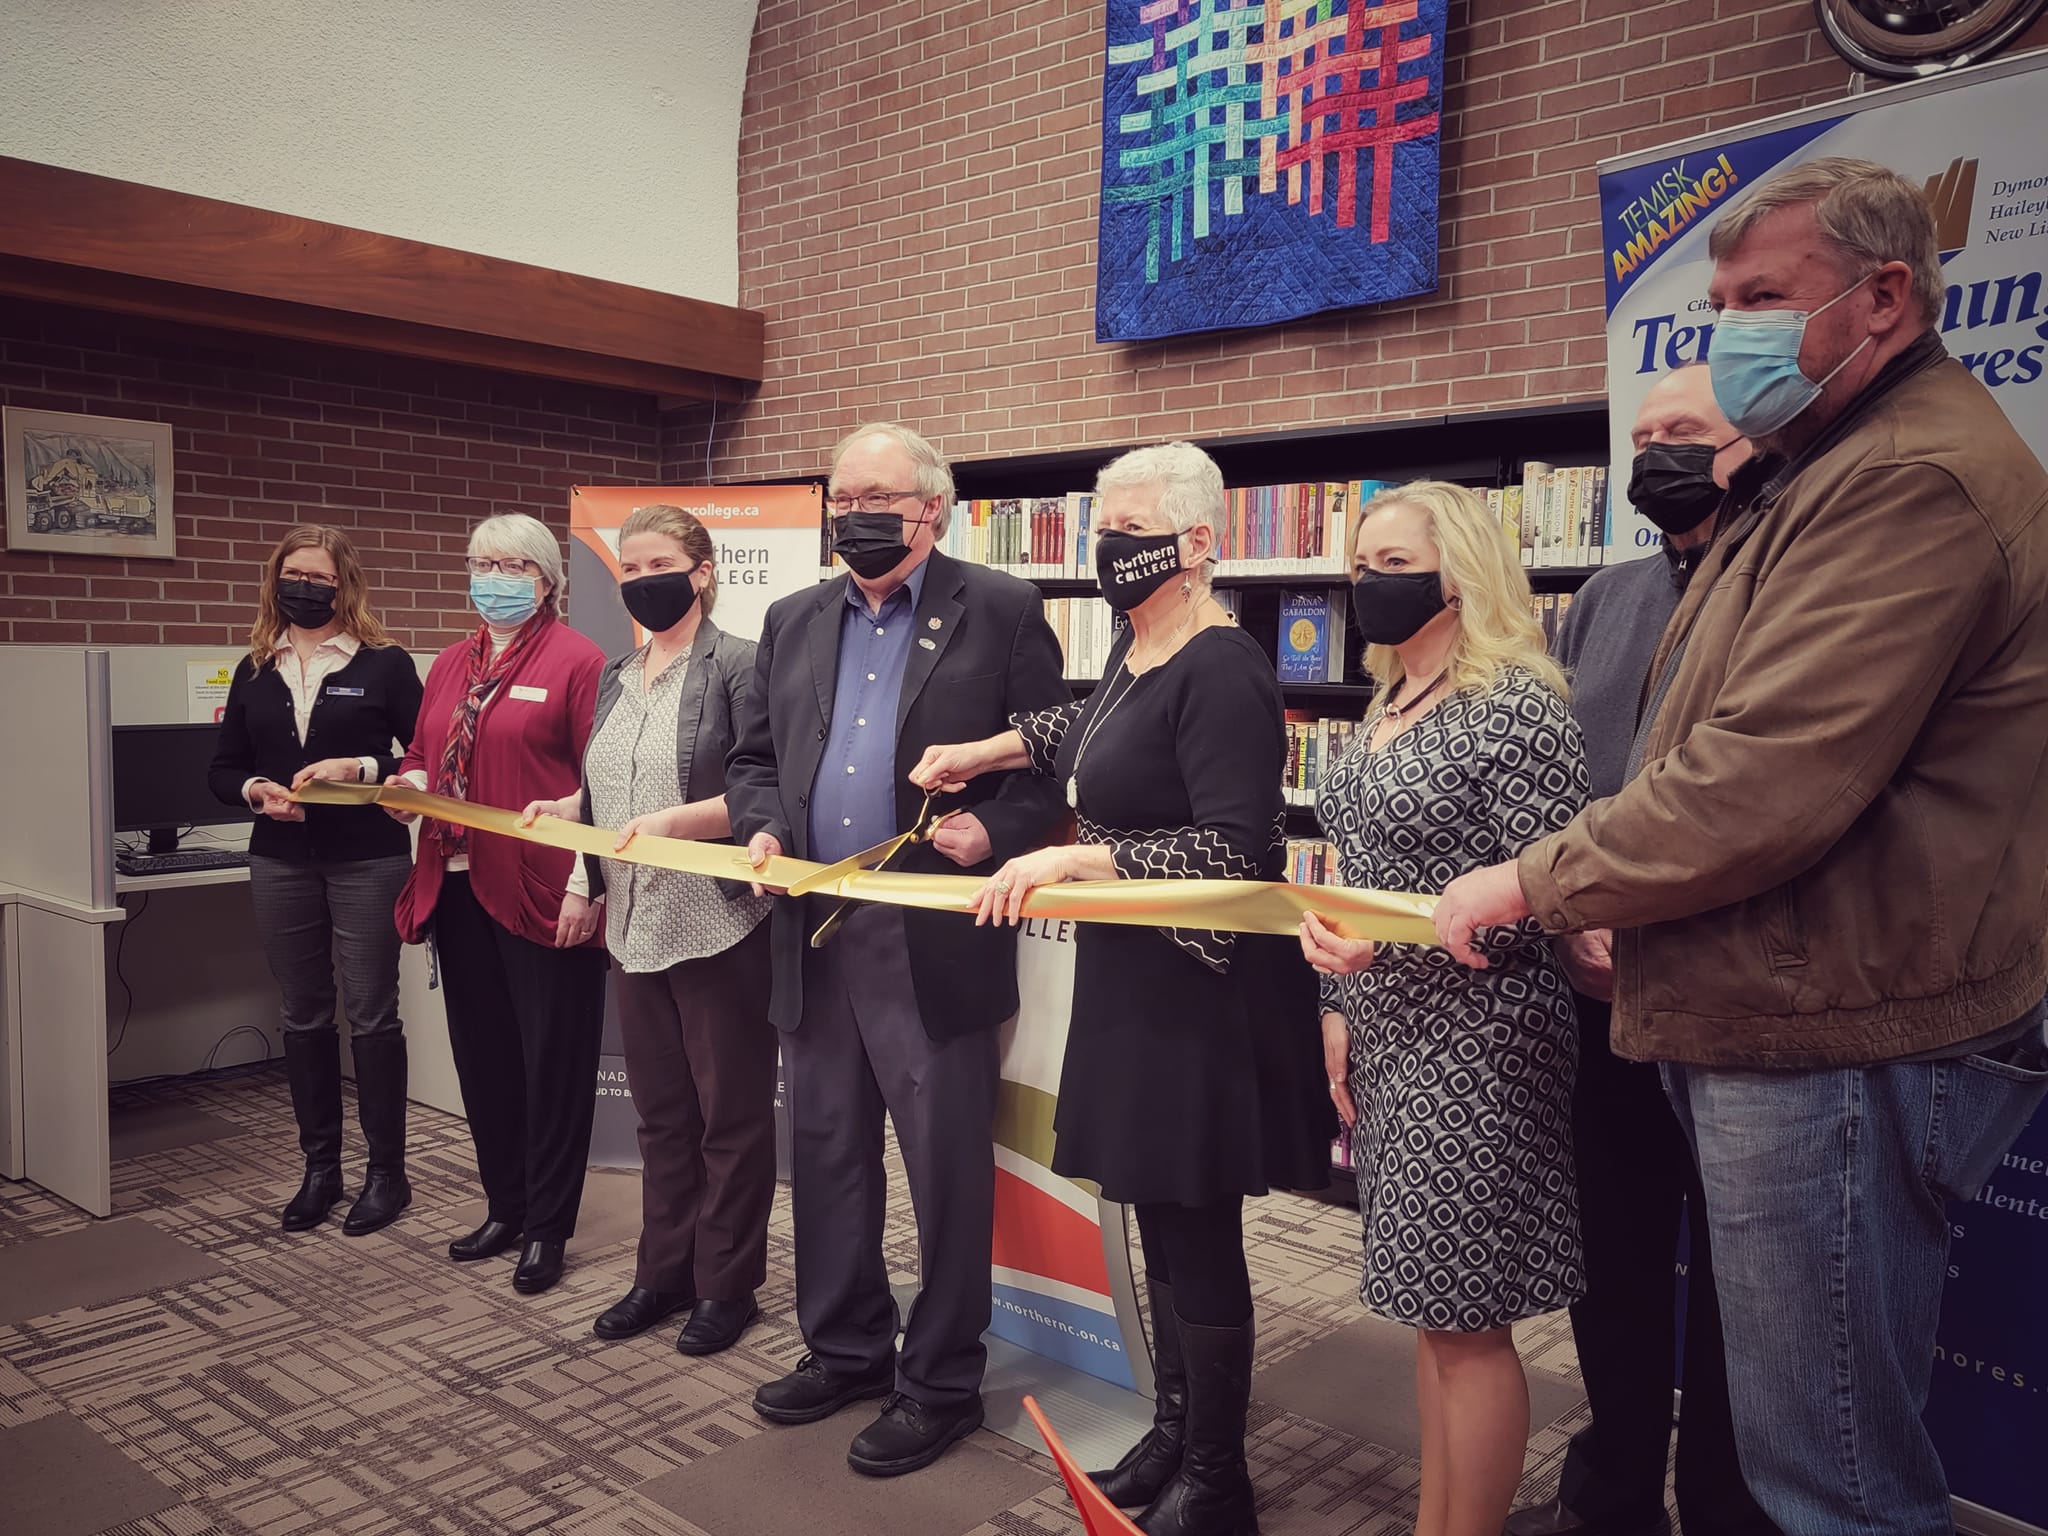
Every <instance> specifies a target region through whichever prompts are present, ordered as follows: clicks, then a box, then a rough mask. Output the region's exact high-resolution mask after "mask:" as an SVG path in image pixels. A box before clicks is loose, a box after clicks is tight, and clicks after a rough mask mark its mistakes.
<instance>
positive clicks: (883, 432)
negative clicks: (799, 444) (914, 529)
mask: <svg viewBox="0 0 2048 1536" xmlns="http://www.w3.org/2000/svg"><path fill="white" fill-rule="evenodd" d="M864 437H886V438H888V439H889V441H890V442H892V443H894V444H895V445H896V446H897V447H898V448H901V449H902V450H903V451H904V452H905V453H906V454H908V455H909V456H910V466H911V479H912V480H913V481H915V482H916V483H915V484H914V485H912V486H911V487H910V488H911V489H912V490H914V491H916V492H917V494H918V498H919V499H920V500H922V501H930V500H931V499H932V498H933V497H934V496H936V497H937V498H938V500H939V511H938V515H937V516H936V517H934V518H933V519H932V533H933V534H934V535H935V536H937V537H938V538H942V539H943V538H944V537H945V536H946V525H947V524H948V523H950V522H952V521H953V497H954V494H955V492H954V490H953V466H952V465H950V464H948V463H947V462H946V456H945V455H944V454H943V453H941V452H939V450H938V449H937V448H935V447H933V446H932V444H931V442H930V441H929V440H928V439H926V438H924V437H921V436H919V435H918V434H917V433H915V432H913V431H911V430H910V428H908V427H906V426H903V425H902V424H900V423H898V422H894V421H868V422H863V423H861V425H859V426H857V427H855V428H854V429H853V430H852V431H851V432H849V433H847V434H846V436H844V437H842V438H841V439H839V443H838V446H836V447H835V448H834V449H833V450H832V477H831V478H832V480H837V479H838V478H839V461H840V460H841V459H843V458H845V457H846V450H847V449H849V448H851V447H852V446H853V445H854V444H855V443H857V442H859V441H860V440H861V439H862V438H864ZM830 483H831V482H830V481H828V482H827V485H828V486H829V485H830Z"/></svg>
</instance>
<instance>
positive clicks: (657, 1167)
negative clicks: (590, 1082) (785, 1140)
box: [612, 922, 777, 1301]
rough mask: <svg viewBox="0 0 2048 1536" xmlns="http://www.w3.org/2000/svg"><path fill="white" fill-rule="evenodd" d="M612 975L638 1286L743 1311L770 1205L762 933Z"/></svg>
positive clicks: (770, 1054)
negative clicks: (630, 1155) (633, 1160)
mask: <svg viewBox="0 0 2048 1536" xmlns="http://www.w3.org/2000/svg"><path fill="white" fill-rule="evenodd" d="M612 977H613V983H614V985H615V987H616V988H617V992H616V996H617V998H618V1003H619V1032H620V1036H621V1043H622V1045H623V1047H624V1050H625V1056H626V1083H627V1086H629V1087H630V1088H631V1089H632V1090H633V1104H634V1107H635V1108H636V1109H638V1110H639V1112H640V1162H641V1174H640V1258H639V1264H638V1267H637V1268H636V1270H635V1272H634V1278H633V1283H634V1284H635V1285H640V1286H646V1287H647V1288H649V1289H650V1290H658V1291H679V1292H682V1293H684V1294H687V1295H693V1296H697V1297H699V1298H700V1299H704V1300H710V1301H737V1300H739V1299H740V1298H741V1297H744V1296H747V1295H750V1294H752V1292H753V1291H754V1290H755V1289H756V1288H757V1287H759V1286H760V1285H761V1283H762V1282H763V1281H764V1280H765V1279H766V1278H767V1268H768V1210H769V1207H770V1205H771V1204H773V1202H774V1199H775V1051H776V1040H777V1036H776V1033H775V1028H774V1026H773V1025H771V1024H770V1023H769V1022H768V988H769V958H768V924H767V923H766V922H762V923H760V924H758V925H756V927H755V928H754V931H753V932H752V933H750V934H748V935H747V936H746V937H745V938H744V939H741V940H740V941H739V943H737V944H735V945H733V946H732V947H731V948H730V949H727V950H723V951H721V952H720V953H718V954H715V955H707V956H705V957H704V958H703V959H701V960H685V961H682V962H681V963H679V964H677V965H672V966H670V967H669V968H668V969H667V970H665V971H657V972H651V973H645V974H638V975H635V974H628V973H627V972H624V971H621V970H618V969H617V968H616V967H615V968H614V969H613V972H612Z"/></svg>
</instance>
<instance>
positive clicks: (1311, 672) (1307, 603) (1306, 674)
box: [1275, 592, 1344, 683]
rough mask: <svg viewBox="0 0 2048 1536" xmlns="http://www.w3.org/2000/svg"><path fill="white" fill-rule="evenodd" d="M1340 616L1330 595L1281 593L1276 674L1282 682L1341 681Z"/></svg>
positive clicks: (1341, 617) (1341, 642)
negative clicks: (1339, 650)
mask: <svg viewBox="0 0 2048 1536" xmlns="http://www.w3.org/2000/svg"><path fill="white" fill-rule="evenodd" d="M1343 623H1344V618H1343V615H1342V614H1341V613H1340V612H1339V611H1338V610H1337V607H1336V603H1335V600H1334V597H1333V594H1332V593H1330V592H1282V593H1281V594H1280V637H1279V645H1278V647H1277V651H1276V654H1277V656H1278V658H1279V659H1278V661H1277V662H1276V664H1275V671H1276V673H1277V675H1278V676H1279V679H1280V681H1281V682H1283V683H1334V682H1341V681H1343V675H1344V674H1343V668H1344V659H1343V657H1342V656H1341V655H1340V654H1339V652H1338V647H1339V646H1341V645H1342V644H1343V639H1342V636H1343Z"/></svg>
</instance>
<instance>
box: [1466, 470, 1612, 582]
mask: <svg viewBox="0 0 2048 1536" xmlns="http://www.w3.org/2000/svg"><path fill="white" fill-rule="evenodd" d="M1487 506H1488V508H1489V509H1490V510H1491V511H1492V512H1493V514H1494V515H1495V516H1496V517H1498V518H1499V519H1500V525H1501V530H1502V531H1503V532H1504V533H1506V534H1507V536H1508V542H1509V543H1510V544H1511V545H1514V546H1515V547H1516V548H1518V549H1519V550H1520V551H1521V556H1522V564H1524V565H1526V566H1529V567H1531V568H1533V569H1536V570H1547V569H1552V568H1556V567H1560V566H1562V567H1583V566H1589V565H1604V564H1606V560H1607V467H1606V466H1605V465H1604V464H1567V465H1563V466H1559V465H1555V464H1546V463H1544V462H1543V461H1542V460H1540V459H1529V460H1527V461H1525V462H1524V463H1523V465H1522V483H1521V484H1520V485H1519V486H1508V487H1506V488H1504V489H1502V490H1500V491H1497V492H1489V493H1488V496H1487Z"/></svg>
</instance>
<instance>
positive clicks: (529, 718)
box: [397, 619, 604, 948]
mask: <svg viewBox="0 0 2048 1536" xmlns="http://www.w3.org/2000/svg"><path fill="white" fill-rule="evenodd" d="M470 644H471V642H470V641H468V640H463V641H460V642H458V643H457V644H455V645H451V646H449V647H448V649H447V650H445V651H443V652H442V653H441V654H440V655H439V656H436V657H435V658H434V665H433V667H432V668H431V669H430V670H429V671H428V673H427V686H426V694H425V696H424V697H423V698H422V699H421V701H420V717H419V726H418V728H417V729H416V730H415V731H414V732H413V738H412V745H411V747H410V749H409V750H408V751H407V752H406V754H405V760H404V761H403V762H401V763H400V764H399V765H398V771H399V772H400V773H401V774H404V773H409V772H411V771H412V770H413V769H415V768H417V769H419V770H420V771H421V772H423V773H425V774H426V775H427V782H428V786H429V787H430V788H434V787H436V786H435V785H434V782H433V781H434V778H435V775H436V774H437V773H438V772H439V770H440V766H441V752H442V749H443V747H445V746H446V744H447V741H448V726H449V723H450V721H451V720H452V719H453V718H454V715H455V707H456V705H457V704H458V703H459V702H460V701H461V699H462V693H463V688H464V686H465V685H466V683H467V681H468V672H469V647H470ZM603 670H604V652H603V651H601V650H599V649H598V648H597V646H596V645H595V644H594V643H593V642H592V641H591V640H589V639H588V638H586V637H585V636H583V635H581V634H578V633H577V632H576V631H575V630H573V629H571V628H570V627H569V626H568V625H567V624H565V623H563V622H562V621H561V620H559V619H551V620H549V621H548V622H547V628H546V630H545V631H543V632H542V633H541V634H539V635H537V636H536V637H535V639H534V643H533V646H532V648H531V649H530V650H528V651H527V653H526V654H525V656H523V657H522V658H521V659H520V661H519V665H518V666H517V667H516V668H515V669H514V670H513V672H512V675H511V676H510V677H508V678H506V679H505V681H504V682H503V683H501V684H500V685H499V687H498V691H497V692H496V693H495V694H493V695H492V697H491V701H490V702H489V703H488V704H486V705H485V706H484V710H483V714H482V715H481V716H479V717H478V719H477V728H476V747H475V751H474V753H473V755H472V757H471V760H470V770H469V799H470V800H472V801H474V802H475V803H476V804H478V805H494V806H500V807H503V808H505V809H507V810H513V811H522V810H524V809H526V807H527V805H528V804H530V803H531V802H532V801H535V800H556V799H560V798H561V797H562V796H564V795H572V794H575V793H576V792H577V791H578V789H579V788H580V787H581V786H582V783H583V749H584V747H585V746H586V745H587V744H588V743H589V741H590V730H591V721H592V720H593V719H594V718H595V717H596V709H597V679H598V674H599V673H600V672H602V671H603ZM575 858H576V856H575V855H574V854H572V853H570V852H568V851H567V850H566V849H561V848H545V847H542V846H541V845H540V844H539V843H528V842H522V841H520V840H519V839H517V838H510V837H498V836H495V835H494V834H492V833H489V832H476V831H472V832H471V833H470V834H469V881H470V888H471V889H472V890H474V891H475V892H476V899H477V902H478V904H479V905H481V906H482V907H483V909H484V910H485V911H486V912H488V913H489V914H490V915H491V916H492V917H493V918H494V919H495V920H496V921H497V923H498V925H499V926H500V927H502V928H505V929H507V930H508V931H510V932H512V933H516V934H518V935H519V937H521V938H522V939H530V940H532V941H533V942H534V943H536V944H545V945H547V946H548V947H549V948H553V947H554V942H555V925H556V922H557V921H558V919H559V918H560V917H561V915H562V896H563V893H564V891H565V889H566V887H567V882H568V878H569V871H570V869H571V868H572V867H573V866H574V863H575ZM443 872H444V863H443V860H442V858H441V846H440V843H439V842H438V841H437V840H436V839H435V838H433V837H432V836H430V835H428V830H427V829H423V830H422V832H421V834H420V839H419V851H418V853H417V854H416V855H415V857H414V859H413V867H412V876H411V878H409V879H408V880H407V881H406V883H405V889H404V891H402V892H401V893H400V894H399V898H398V909H397V918H398V932H399V935H400V936H401V937H402V938H403V939H404V940H405V942H406V943H408V944H417V943H419V942H421V940H422V939H423V938H424V937H425V935H426V932H427V929H428V927H429V925H430V924H431V923H432V921H433V916H434V904H435V903H436V902H437V901H438V900H439V899H440V896H441V878H442V874H443ZM590 942H591V943H592V944H599V943H602V942H603V925H602V924H600V925H599V929H598V932H597V933H595V934H593V935H592V936H591V939H590Z"/></svg>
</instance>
